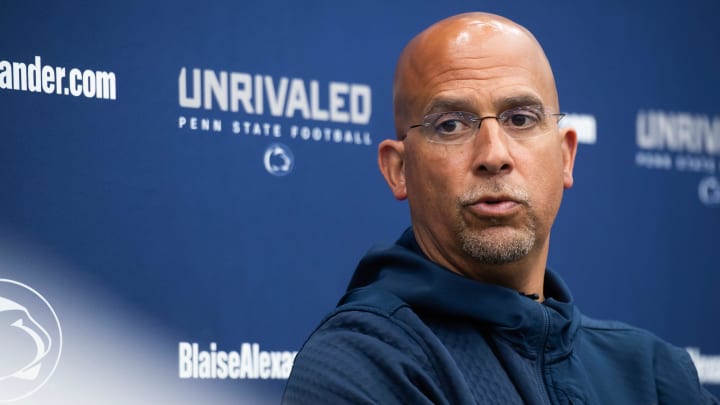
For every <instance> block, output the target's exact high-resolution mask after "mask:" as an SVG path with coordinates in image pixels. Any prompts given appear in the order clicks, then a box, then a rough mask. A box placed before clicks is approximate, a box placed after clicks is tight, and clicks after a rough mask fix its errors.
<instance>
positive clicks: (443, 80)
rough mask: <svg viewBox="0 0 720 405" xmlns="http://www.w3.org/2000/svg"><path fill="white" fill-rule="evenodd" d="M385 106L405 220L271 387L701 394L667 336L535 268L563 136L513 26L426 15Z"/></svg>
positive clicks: (392, 394)
mask: <svg viewBox="0 0 720 405" xmlns="http://www.w3.org/2000/svg"><path fill="white" fill-rule="evenodd" d="M394 105H395V126H396V133H397V139H394V140H385V141H383V142H382V143H381V144H380V146H379V151H378V162H379V166H380V170H381V172H382V174H383V176H384V177H385V180H386V181H387V183H388V185H389V186H390V189H391V191H392V193H393V195H394V196H395V198H397V199H398V200H404V199H407V200H408V203H409V207H410V217H411V221H412V227H411V228H409V229H407V230H406V231H405V232H404V234H403V235H402V236H401V237H400V239H399V240H398V241H397V242H396V243H395V244H394V245H392V246H389V247H385V248H378V249H374V250H371V251H370V252H369V253H368V254H367V255H366V256H365V257H364V258H363V259H362V260H361V261H360V264H359V265H358V268H357V269H356V272H355V274H354V276H353V278H352V280H351V282H350V286H349V288H348V292H347V294H346V295H345V296H344V297H343V298H342V299H341V301H340V303H339V305H338V307H337V308H336V310H335V311H334V312H332V313H331V314H330V315H329V316H327V317H326V318H325V320H324V321H323V322H322V323H321V325H320V326H319V327H318V328H317V329H316V330H315V332H314V333H313V334H312V335H311V336H310V338H309V339H308V340H307V342H306V343H305V345H304V346H303V348H302V350H301V351H300V353H299V354H298V356H297V358H296V359H295V365H294V367H293V370H292V374H291V376H290V379H289V381H288V385H287V387H286V390H285V396H284V402H285V403H288V404H346V403H348V404H476V403H477V404H522V403H525V404H548V403H551V404H674V403H678V404H680V403H683V404H686V403H693V404H697V403H716V400H715V399H713V398H712V397H711V395H710V394H709V393H707V392H706V391H705V390H704V389H703V388H702V387H701V385H700V383H699V381H698V377H697V373H696V371H695V368H694V366H693V364H692V362H691V360H690V357H689V356H688V354H687V353H686V352H685V351H684V350H682V349H679V348H676V347H674V346H671V345H669V344H668V343H665V342H663V341H662V340H660V339H658V338H657V337H655V336H653V335H652V334H650V333H648V332H646V331H643V330H640V329H637V328H633V327H631V326H627V325H624V324H620V323H617V322H602V321H596V320H592V319H590V318H587V317H584V316H583V315H582V314H581V313H580V312H579V310H578V309H577V308H576V307H575V306H574V305H573V302H572V298H571V295H570V292H569V291H568V289H567V287H566V286H565V284H564V283H563V282H562V280H561V279H560V277H559V276H558V275H557V274H555V273H553V272H552V271H550V270H548V269H546V265H547V256H548V247H549V241H550V229H551V227H552V224H553V221H554V220H555V216H556V215H557V212H558V209H559V207H560V202H561V199H562V195H563V190H564V189H567V188H569V187H571V186H572V184H573V164H574V161H575V153H576V150H577V135H576V133H575V131H574V130H573V129H570V128H560V127H559V126H558V121H559V120H560V119H561V118H562V116H563V115H562V114H561V113H560V108H559V105H558V96H557V90H556V88H555V81H554V78H553V74H552V70H551V68H550V64H549V62H548V60H547V58H546V57H545V54H544V52H543V50H542V48H541V47H540V45H539V44H538V42H537V40H536V39H535V38H534V37H533V35H532V34H531V33H530V32H529V31H528V30H526V29H525V28H523V27H521V26H519V25H518V24H516V23H514V22H512V21H510V20H508V19H506V18H503V17H500V16H496V15H492V14H485V13H470V14H462V15H458V16H454V17H450V18H447V19H445V20H442V21H440V22H438V23H436V24H435V25H433V26H431V27H429V28H428V29H426V30H425V31H424V32H422V33H421V34H419V35H418V36H417V37H415V38H414V39H413V40H412V41H411V42H410V43H409V44H408V45H407V47H406V48H405V50H404V51H403V53H402V55H401V56H400V59H399V62H398V65H397V70H396V74H395V84H394Z"/></svg>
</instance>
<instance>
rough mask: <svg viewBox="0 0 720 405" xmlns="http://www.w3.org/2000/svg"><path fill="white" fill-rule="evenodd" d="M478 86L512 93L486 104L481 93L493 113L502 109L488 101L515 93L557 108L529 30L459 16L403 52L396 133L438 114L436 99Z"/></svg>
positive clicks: (499, 20)
mask: <svg viewBox="0 0 720 405" xmlns="http://www.w3.org/2000/svg"><path fill="white" fill-rule="evenodd" d="M498 78H502V79H500V80H503V82H500V81H498ZM482 83H487V84H488V85H489V87H487V86H485V85H484V84H482ZM478 85H482V86H483V88H484V90H488V89H492V88H496V87H497V86H499V85H500V86H504V87H505V88H508V87H510V88H509V90H512V91H510V92H505V91H503V93H504V94H494V95H493V96H492V97H490V98H487V96H489V94H488V93H487V92H484V94H485V95H484V96H483V98H484V101H485V102H491V103H492V104H493V108H496V109H497V110H499V109H502V108H503V106H499V105H498V106H496V105H495V104H497V103H496V101H495V100H491V99H495V98H499V97H500V96H502V97H510V96H517V94H514V93H516V92H517V91H524V92H526V93H527V92H530V93H534V95H535V96H536V97H538V98H540V99H542V100H543V101H544V103H542V104H546V105H549V106H550V107H552V108H557V92H556V89H555V80H554V78H553V75H552V70H551V68H550V64H549V63H548V61H547V58H546V57H545V53H544V52H543V50H542V47H541V46H540V44H539V43H538V42H537V40H536V39H535V37H534V36H533V35H532V34H531V33H530V32H529V31H528V30H527V29H525V28H524V27H522V26H520V25H519V24H517V23H515V22H513V21H511V20H508V19H506V18H504V17H500V16H496V15H493V14H486V13H470V14H461V15H458V16H453V17H450V18H447V19H445V20H442V21H440V22H438V23H435V24H434V25H432V26H430V27H429V28H427V29H426V30H425V31H423V32H422V33H420V34H419V35H417V36H416V37H415V38H413V39H412V40H411V41H410V43H408V45H407V47H406V48H405V49H404V50H403V53H402V54H401V56H400V59H399V60H398V65H397V71H396V76H395V84H394V89H393V93H394V104H395V112H396V129H397V131H398V132H399V133H400V132H402V128H403V127H404V126H405V125H406V124H407V123H406V122H405V121H406V120H407V119H409V118H410V117H409V115H412V116H416V115H417V114H419V113H421V112H425V113H428V111H429V110H430V109H436V107H435V106H434V105H433V104H434V101H435V100H434V99H435V98H436V97H437V96H439V95H440V93H442V92H444V91H446V90H449V89H453V90H452V91H453V92H455V91H454V89H458V88H463V87H465V88H470V89H475V90H477V86H478ZM488 91H492V92H493V93H495V91H494V90H488ZM458 95H459V94H453V96H458ZM475 96H480V95H479V94H475ZM495 96H498V97H495ZM508 104H512V103H508ZM487 107H488V108H490V106H487ZM510 107H512V105H511V106H510ZM439 109H443V108H439ZM421 110H424V111H421Z"/></svg>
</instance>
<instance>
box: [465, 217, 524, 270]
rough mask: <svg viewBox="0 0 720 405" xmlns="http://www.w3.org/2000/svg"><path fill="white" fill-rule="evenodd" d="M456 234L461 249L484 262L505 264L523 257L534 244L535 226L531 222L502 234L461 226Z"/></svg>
mask: <svg viewBox="0 0 720 405" xmlns="http://www.w3.org/2000/svg"><path fill="white" fill-rule="evenodd" d="M457 236H458V238H459V240H460V243H461V246H462V250H463V251H464V252H465V253H466V254H468V255H469V256H470V257H472V258H473V259H475V260H477V261H478V262H480V263H485V264H506V263H512V262H515V261H518V260H520V259H522V258H523V257H525V256H526V255H527V254H528V253H530V250H532V248H533V246H535V226H534V224H533V223H532V222H531V224H530V225H528V226H527V227H525V228H524V229H512V230H510V229H508V230H505V231H504V234H503V235H499V236H497V235H488V234H487V233H486V232H484V230H482V229H481V230H474V229H469V228H466V227H463V229H461V230H459V231H458V233H457Z"/></svg>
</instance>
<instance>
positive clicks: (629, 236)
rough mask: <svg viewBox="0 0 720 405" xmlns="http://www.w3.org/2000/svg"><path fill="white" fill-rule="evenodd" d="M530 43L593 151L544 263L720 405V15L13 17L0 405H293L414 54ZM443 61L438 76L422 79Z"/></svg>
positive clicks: (1, 196)
mask: <svg viewBox="0 0 720 405" xmlns="http://www.w3.org/2000/svg"><path fill="white" fill-rule="evenodd" d="M474 10H480V11H489V12H494V13H498V14H501V15H505V16H507V17H509V18H511V19H513V20H516V21H518V22H519V23H521V24H523V25H525V26H526V27H528V28H529V29H530V30H531V31H533V33H534V34H535V35H536V36H537V38H538V39H539V41H540V42H541V43H542V44H543V46H544V48H545V50H546V52H547V54H548V57H549V58H550V61H551V63H552V65H553V68H554V71H555V76H556V80H557V83H558V90H559V93H560V101H561V109H562V110H563V111H566V112H568V114H569V115H568V117H567V119H566V120H565V121H564V123H565V125H573V126H575V127H576V128H577V130H578V134H579V137H580V142H581V143H580V146H579V151H578V157H577V162H576V173H575V187H574V188H573V189H571V190H569V191H568V192H566V195H565V201H564V203H563V207H562V208H561V212H560V215H559V218H558V220H557V222H556V225H555V228H554V232H553V238H552V244H551V254H550V266H551V267H552V268H554V269H555V270H556V271H558V272H559V273H560V274H562V276H563V277H564V278H565V279H566V281H567V283H568V284H569V286H570V288H571V289H572V290H573V294H574V296H575V299H576V301H577V303H578V305H579V306H580V308H581V309H582V310H583V311H584V312H585V313H586V314H588V315H590V316H593V317H597V318H603V319H608V318H609V319H617V320H621V321H625V322H629V323H632V324H635V325H637V326H640V327H644V328H647V329H650V330H652V331H653V332H655V333H656V334H658V335H659V336H660V337H662V338H663V339H665V340H668V341H670V342H672V343H674V344H676V345H678V346H681V347H685V348H687V349H688V350H689V352H690V353H691V356H692V358H693V360H694V362H695V364H696V366H697V368H698V369H699V371H700V377H701V380H702V382H703V383H704V384H705V385H706V386H707V388H708V389H709V390H711V391H712V392H713V393H715V394H716V395H718V394H720V325H718V323H720V294H719V293H718V291H720V256H719V255H718V251H719V250H720V233H719V231H720V173H719V169H720V167H719V166H720V102H719V101H718V94H720V76H719V75H718V68H719V67H720V46H719V45H718V42H719V41H720V26H718V25H717V23H716V19H717V17H716V16H717V15H720V3H718V2H717V1H712V0H707V1H699V0H697V1H690V2H679V1H660V2H657V1H656V2H630V3H628V2H619V1H612V2H570V1H560V2H550V3H542V4H540V3H537V2H532V1H529V0H521V1H513V2H501V1H451V2H445V3H442V4H439V3H437V2H431V1H397V2H382V1H349V2H330V1H327V2H324V1H300V2H296V1H290V0H267V1H262V2H251V1H229V0H224V1H213V2H200V1H192V0H180V1H173V2H167V1H162V2H141V1H123V2H100V3H95V2H82V1H75V0H69V1H65V2H40V1H16V2H11V1H3V2H0V187H1V190H2V191H1V192H0V403H11V402H17V403H30V404H61V403H62V404H98V403H102V404H152V403H172V404H198V403H203V404H230V403H233V404H234V403H248V404H265V403H278V402H279V399H280V396H281V393H282V390H283V387H284V384H285V381H286V378H287V376H288V375H289V373H290V370H291V367H292V363H293V359H294V356H295V354H296V353H297V350H299V348H300V346H301V345H302V343H303V341H304V339H305V338H306V337H307V336H308V334H309V333H310V332H311V331H312V330H313V328H314V327H315V326H316V325H317V324H318V322H319V321H320V319H321V318H322V317H323V316H324V315H325V314H326V313H327V312H328V311H329V310H331V309H332V308H333V307H334V305H335V303H336V302H337V300H338V299H339V298H340V296H341V295H342V294H343V291H344V289H345V286H346V285H347V282H348V281H349V279H350V276H351V274H352V272H353V270H354V267H355V265H356V263H357V261H358V259H359V258H360V257H361V256H362V255H363V254H364V252H365V251H367V250H368V249H369V248H370V247H371V246H373V245H374V244H376V243H387V242H392V241H394V240H395V239H396V238H397V237H398V236H399V235H400V233H401V232H402V230H403V229H404V228H405V227H406V226H408V225H409V215H408V209H407V206H406V204H405V203H403V202H397V201H395V200H394V199H393V197H392V194H391V193H390V191H389V190H388V188H387V186H386V185H385V183H384V181H383V179H382V177H381V175H380V174H379V171H378V169H377V165H376V152H377V146H378V143H379V142H380V141H381V140H382V139H385V138H387V137H393V136H394V125H393V121H392V100H391V98H392V94H391V87H392V78H393V73H394V67H395V62H396V59H397V57H398V55H399V53H400V51H401V50H402V48H403V46H404V45H405V43H406V42H407V41H408V40H409V39H410V38H412V37H413V36H414V35H415V34H417V33H418V32H420V31H421V30H422V29H424V28H425V27H426V26H428V25H429V24H431V23H432V22H434V21H437V20H439V19H441V18H444V17H447V16H449V15H452V14H456V13H459V12H465V11H474ZM428 63H432V61H428Z"/></svg>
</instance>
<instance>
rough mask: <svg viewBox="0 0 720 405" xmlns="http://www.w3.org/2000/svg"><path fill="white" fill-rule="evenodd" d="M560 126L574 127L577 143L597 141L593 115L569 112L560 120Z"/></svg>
mask: <svg viewBox="0 0 720 405" xmlns="http://www.w3.org/2000/svg"><path fill="white" fill-rule="evenodd" d="M560 126H561V127H563V128H567V127H572V128H575V132H577V138H578V142H579V143H586V144H594V143H596V142H597V123H596V120H595V116H594V115H590V114H574V113H569V114H566V115H565V117H564V118H563V119H562V121H560Z"/></svg>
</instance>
